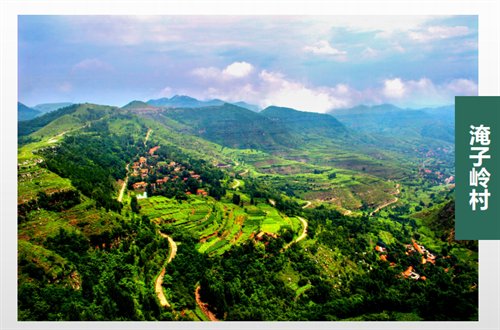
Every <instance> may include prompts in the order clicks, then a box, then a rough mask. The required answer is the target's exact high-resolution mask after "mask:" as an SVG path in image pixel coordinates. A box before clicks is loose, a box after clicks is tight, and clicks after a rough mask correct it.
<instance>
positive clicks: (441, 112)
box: [330, 104, 455, 143]
mask: <svg viewBox="0 0 500 330" xmlns="http://www.w3.org/2000/svg"><path fill="white" fill-rule="evenodd" d="M330 114H331V115H333V116H335V118H337V119H338V120H339V121H340V122H342V123H343V124H345V125H346V126H347V127H349V128H351V129H354V130H357V131H359V132H364V133H382V134H386V135H391V136H392V137H393V138H395V137H398V136H400V137H403V138H411V137H419V138H420V137H430V138H435V139H440V140H444V141H447V142H451V143H453V141H454V140H455V137H454V134H455V133H454V125H455V117H454V107H453V106H445V107H439V108H423V109H402V108H399V107H396V106H394V105H392V104H382V105H376V106H366V105H360V106H356V107H354V108H350V109H339V110H334V111H331V112H330Z"/></svg>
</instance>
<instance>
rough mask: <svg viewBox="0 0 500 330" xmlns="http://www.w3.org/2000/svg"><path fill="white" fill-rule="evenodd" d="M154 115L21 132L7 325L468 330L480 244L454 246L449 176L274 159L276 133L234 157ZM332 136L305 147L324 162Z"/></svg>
mask: <svg viewBox="0 0 500 330" xmlns="http://www.w3.org/2000/svg"><path fill="white" fill-rule="evenodd" d="M235 108H236V109H235ZM217 109H219V108H217ZM221 109H222V110H221ZM209 110H210V109H208V110H207V109H204V111H206V112H204V115H203V116H202V118H201V119H199V120H198V121H196V122H195V124H196V129H200V127H201V128H202V127H203V126H204V125H210V120H211V118H213V116H215V114H214V113H210V112H209ZM219 110H220V111H224V113H226V112H227V111H233V113H231V118H236V119H237V118H239V117H238V112H237V111H240V110H238V109H237V107H233V106H227V105H225V106H221V108H220V109H219ZM154 111H157V110H154ZM168 111H170V110H168ZM168 111H166V112H165V114H164V116H163V117H164V118H167V117H168V118H170V119H171V120H179V123H182V124H186V123H187V124H189V122H190V120H192V119H190V118H191V116H194V114H193V111H192V110H176V111H170V113H169V112H168ZM286 111H287V112H288V111H292V112H293V111H294V110H292V109H286ZM268 112H269V113H268V116H270V117H272V116H271V114H273V112H271V111H268ZM242 113H243V114H244V118H250V119H252V120H256V121H259V120H264V119H262V118H258V120H257V119H255V118H257V117H256V116H258V115H257V114H253V113H248V112H247V111H242ZM279 114H280V113H279V112H278V113H277V114H274V117H273V118H274V120H277V119H276V118H278V119H279V118H281V117H279V116H277V115H279ZM158 116H159V115H158V113H157V112H155V113H153V114H148V113H146V114H143V113H136V112H134V109H129V108H127V109H122V110H120V109H116V108H112V107H105V106H93V105H88V104H85V105H73V106H70V107H68V108H63V109H61V110H58V111H56V112H53V113H50V114H49V115H45V116H41V117H37V118H35V119H33V120H32V121H29V122H26V123H23V124H22V130H20V147H19V160H18V163H19V164H18V171H19V196H18V235H19V236H18V238H19V243H18V266H19V267H18V318H19V320H50V321H52V320H163V321H168V320H204V321H206V320H209V319H214V318H215V319H218V320H326V321H337V320H350V321H355V320H358V321H359V320H366V321H376V320H383V321H385V320H399V321H420V320H477V318H478V289H477V283H478V266H477V265H478V264H477V252H478V251H477V242H472V241H468V242H457V241H454V239H453V225H454V224H453V222H454V221H453V219H454V201H453V187H452V186H451V185H450V184H449V182H448V183H445V180H446V179H448V177H447V175H445V174H447V173H448V171H449V169H450V168H451V167H452V165H450V164H449V163H445V162H438V161H437V160H436V159H435V158H430V159H429V161H428V164H429V165H428V166H429V168H430V167H431V166H434V167H435V168H433V169H434V172H433V174H435V175H434V176H433V177H432V178H431V177H429V176H426V175H428V174H429V173H427V172H424V171H421V170H419V169H418V168H416V169H413V168H411V169H409V170H408V173H411V175H408V176H406V177H401V178H400V179H399V181H397V183H395V182H394V181H393V180H394V179H393V177H392V176H389V175H388V174H387V173H386V172H382V171H381V170H379V168H381V167H383V166H381V165H380V163H381V162H382V165H384V163H383V162H385V160H380V158H369V157H370V156H366V155H365V154H362V152H363V150H365V147H366V146H362V147H360V149H359V150H358V151H357V152H358V153H357V154H349V155H348V156H349V157H346V159H348V161H349V163H348V162H347V161H344V162H340V161H338V160H332V161H330V160H328V161H327V162H326V161H323V159H329V158H328V157H330V158H332V156H331V154H327V153H330V152H331V151H329V150H327V149H328V148H325V150H327V151H325V150H323V149H319V148H313V147H310V145H309V146H307V145H306V147H304V148H303V149H301V148H299V147H295V146H294V144H292V143H290V144H286V149H280V150H279V152H277V153H274V151H275V150H276V148H279V145H280V143H278V142H277V139H279V138H282V136H281V133H282V132H281V131H278V132H275V133H276V134H275V135H272V138H269V137H266V139H267V138H269V139H270V140H265V141H261V142H262V146H261V147H262V148H261V149H259V150H255V149H232V148H229V147H228V145H226V146H222V145H218V144H215V143H213V141H212V142H207V141H205V140H204V139H202V137H203V135H204V134H205V133H200V134H194V133H192V132H189V131H188V132H187V131H185V128H184V126H182V125H180V124H179V126H175V125H173V124H172V123H168V125H167V123H165V122H162V121H158V120H151V119H152V118H153V119H155V118H158ZM300 116H302V115H301V114H300V113H296V114H295V113H293V117H291V118H292V119H293V120H292V123H293V125H294V129H293V130H290V132H293V131H298V132H300V131H301V129H300V123H301V119H300V118H301V117H300ZM275 117H276V118H275ZM322 118H323V117H321V116H319V119H316V117H315V116H310V115H308V116H307V120H306V121H304V123H305V124H304V125H306V126H307V127H306V128H307V129H311V130H313V128H314V125H315V120H320V121H321V120H322ZM236 119H235V120H236ZM284 122H285V123H283V125H285V124H286V121H284ZM63 123H64V125H63ZM242 123H243V122H242ZM330 124H331V125H333V126H332V127H335V128H336V129H339V128H341V130H342V134H347V133H346V132H347V129H346V128H345V127H344V126H343V125H342V124H340V123H339V122H338V121H336V120H331V123H330V122H327V123H322V125H323V126H322V130H320V131H319V132H323V133H324V134H325V135H324V136H321V135H315V136H314V141H315V143H317V141H318V139H324V141H325V142H324V143H325V145H328V146H330V147H332V148H333V146H334V145H332V144H329V143H330V142H329V139H330V137H331V136H332V134H333V135H334V133H333V131H332V130H331V129H330V127H329V126H328V125H330ZM60 125H63V127H61V128H59V127H60ZM221 125H222V123H218V124H217V125H216V126H215V128H213V131H214V132H218V134H219V133H221V132H220V128H221V127H222V126H223V125H222V126H221ZM242 125H243V124H242ZM280 125H281V124H280ZM297 125H298V126H299V127H296V126H297ZM325 125H326V126H328V127H325ZM176 127H177V128H176ZM311 127H312V128H311ZM278 128H279V129H280V130H281V126H280V127H278ZM254 131H255V128H254V127H250V128H249V130H248V132H250V133H248V134H253V133H252V132H254ZM257 131H258V130H257ZM349 132H350V133H349V134H354V133H352V131H349ZM260 133H261V132H260V131H258V132H257V134H260ZM323 133H321V134H323ZM221 134H222V133H221ZM287 134H289V133H287ZM290 134H291V133H290ZM308 134H309V133H308ZM311 134H312V133H311ZM318 134H320V133H318ZM427 135H428V134H427V133H426V138H428V136H427ZM200 136H201V138H200ZM221 138H222V137H221V136H217V137H216V138H214V139H212V140H214V141H215V142H217V141H219V139H221ZM246 138H247V139H251V136H247V137H246ZM303 138H304V136H303V135H300V134H297V135H295V136H294V137H293V139H291V141H296V140H300V139H303ZM307 138H310V135H307ZM272 139H275V140H272ZM412 139H414V137H412ZM186 141H189V142H186ZM303 141H306V140H303ZM440 141H442V140H440ZM219 142H220V141H219ZM406 142H408V141H406ZM422 143H423V142H422ZM436 143H438V142H436ZM439 143H447V142H439ZM270 144H272V148H269V145H270ZM446 146H449V145H446ZM259 147H260V146H259V145H258V144H257V145H254V146H252V148H259ZM290 147H294V148H296V149H294V151H293V157H292V156H290V155H291V152H290V150H289V149H288V148H290ZM350 148H353V146H351V147H350ZM398 148H399V149H398V150H397V151H394V146H391V147H390V148H389V149H390V150H389V151H387V154H386V155H387V157H389V156H390V157H392V158H390V162H392V163H391V164H390V165H388V167H387V168H388V169H390V168H391V167H390V166H395V165H394V163H395V162H397V160H398V159H399V158H401V157H400V156H401V154H404V152H405V151H404V150H405V148H406V144H405V143H402V144H401V146H399V147H398ZM440 148H441V149H439V150H440V151H442V150H443V148H442V147H440ZM200 149H201V150H202V151H203V152H201V153H200ZM270 149H271V150H273V151H272V152H271V151H270ZM349 152H352V151H349ZM395 152H397V153H396V154H393V153H395ZM399 152H401V153H399ZM338 154H340V151H339V153H338ZM427 154H429V153H428V152H427ZM415 157H416V156H415ZM294 158H296V159H300V161H297V160H295V159H294ZM408 159H409V160H407V161H408V162H410V164H412V166H417V167H418V164H420V161H414V162H413V160H412V159H411V158H408ZM387 163H388V164H389V161H387ZM371 164H376V166H377V169H376V170H373V168H370V166H371ZM374 166H375V165H374ZM400 166H402V167H403V166H409V165H408V164H407V163H400ZM357 168H359V170H357ZM426 169H428V168H426ZM438 170H439V171H438ZM437 172H439V173H437ZM374 173H375V174H377V175H379V176H376V175H375V174H374ZM388 177H390V179H388ZM172 242H173V243H172ZM161 296H164V297H165V301H166V303H162V299H161V298H160V297H161ZM450 306H453V308H450Z"/></svg>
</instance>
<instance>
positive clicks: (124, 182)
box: [117, 164, 130, 203]
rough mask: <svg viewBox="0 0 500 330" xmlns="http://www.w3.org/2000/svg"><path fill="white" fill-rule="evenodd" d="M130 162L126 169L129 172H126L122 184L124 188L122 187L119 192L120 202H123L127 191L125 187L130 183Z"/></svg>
mask: <svg viewBox="0 0 500 330" xmlns="http://www.w3.org/2000/svg"><path fill="white" fill-rule="evenodd" d="M129 165H130V164H127V165H126V166H125V169H126V170H127V174H125V181H123V185H122V188H121V189H120V193H119V194H118V198H117V200H118V202H120V203H121V202H122V199H123V193H124V192H125V188H126V187H127V184H128V167H129Z"/></svg>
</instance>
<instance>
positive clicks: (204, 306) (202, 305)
mask: <svg viewBox="0 0 500 330" xmlns="http://www.w3.org/2000/svg"><path fill="white" fill-rule="evenodd" d="M194 296H195V298H196V303H197V304H198V306H199V307H200V309H201V311H202V312H203V314H205V316H206V317H208V319H209V320H210V321H219V320H218V319H217V318H216V317H215V314H214V313H212V312H211V311H209V310H208V304H206V303H204V302H203V301H201V298H200V286H199V285H198V286H197V287H196V290H194Z"/></svg>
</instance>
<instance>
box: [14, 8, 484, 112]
mask: <svg viewBox="0 0 500 330" xmlns="http://www.w3.org/2000/svg"><path fill="white" fill-rule="evenodd" d="M18 23H19V28H18V31H19V34H18V42H19V44H18V47H19V48H18V51H19V52H18V58H19V62H18V77H19V80H18V95H19V101H20V102H22V103H24V104H26V105H28V106H34V105H36V104H40V103H51V102H74V103H82V102H91V103H98V104H107V105H116V106H123V105H125V104H127V103H128V102H130V101H132V100H142V101H147V100H149V99H157V98H161V97H172V96H174V95H189V96H191V97H195V98H198V99H201V100H208V99H213V98H218V99H222V100H225V101H229V102H237V101H245V102H248V103H251V104H255V105H258V106H260V107H262V108H264V107H267V106H269V105H276V106H285V107H292V108H295V109H298V110H303V111H313V112H320V113H324V112H327V111H330V110H332V109H338V108H348V107H353V106H356V105H360V104H366V105H376V104H383V103H391V104H394V105H397V106H400V107H409V108H419V107H434V106H442V105H449V104H453V102H454V96H456V95H477V92H478V48H477V44H478V20H477V16H19V21H18Z"/></svg>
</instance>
